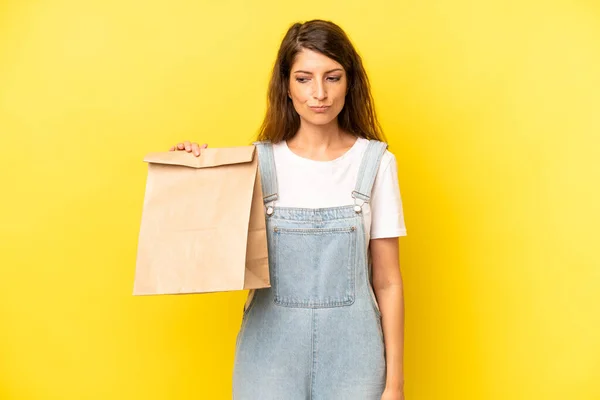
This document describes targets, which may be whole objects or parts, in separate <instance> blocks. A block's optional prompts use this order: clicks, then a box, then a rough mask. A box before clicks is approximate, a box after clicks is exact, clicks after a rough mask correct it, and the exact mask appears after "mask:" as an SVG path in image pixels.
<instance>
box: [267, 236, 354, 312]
mask: <svg viewBox="0 0 600 400" xmlns="http://www.w3.org/2000/svg"><path fill="white" fill-rule="evenodd" d="M273 237H274V239H275V240H274V242H275V263H274V277H275V285H274V286H275V287H274V301H275V304H278V305H280V306H285V307H305V308H325V307H341V306H348V305H350V304H352V303H354V297H355V270H356V268H355V265H356V239H357V232H356V227H355V226H348V227H336V228H285V227H277V226H275V227H273Z"/></svg>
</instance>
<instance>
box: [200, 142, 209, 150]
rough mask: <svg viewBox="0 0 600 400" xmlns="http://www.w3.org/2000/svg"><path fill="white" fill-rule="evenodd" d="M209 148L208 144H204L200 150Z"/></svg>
mask: <svg viewBox="0 0 600 400" xmlns="http://www.w3.org/2000/svg"><path fill="white" fill-rule="evenodd" d="M207 147H208V144H206V143H204V144H203V145H202V147H200V148H201V149H206V148H207Z"/></svg>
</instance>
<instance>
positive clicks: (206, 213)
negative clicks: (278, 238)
mask: <svg viewBox="0 0 600 400" xmlns="http://www.w3.org/2000/svg"><path fill="white" fill-rule="evenodd" d="M144 161H145V162H148V178H147V182H146V193H145V197H144V206H143V211H142V221H141V226H140V233H139V242H138V253H137V263H136V271H135V282H134V289H133V294H134V295H151V294H181V293H207V292H222V291H231V290H243V289H256V288H264V287H270V281H269V263H268V254H267V234H266V227H265V216H264V208H263V201H262V189H261V183H260V174H259V169H258V155H257V154H256V152H255V147H254V146H244V147H230V148H208V149H204V150H202V153H201V155H200V157H196V156H194V155H193V154H190V153H187V152H184V151H177V152H163V153H151V154H148V155H146V157H145V158H144Z"/></svg>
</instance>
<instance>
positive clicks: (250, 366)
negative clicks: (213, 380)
mask: <svg viewBox="0 0 600 400" xmlns="http://www.w3.org/2000/svg"><path fill="white" fill-rule="evenodd" d="M255 145H256V146H257V150H258V157H259V168H260V173H261V180H262V189H263V195H264V202H265V206H266V223H267V243H268V248H269V269H270V271H269V273H270V278H271V287H270V288H265V289H257V290H256V291H255V293H254V296H253V297H252V299H251V300H250V303H249V304H248V307H247V308H245V309H244V311H243V317H242V324H241V328H240V331H239V333H238V335H237V341H236V349H235V362H234V369H233V399H234V400H375V399H377V400H380V398H381V394H382V393H383V390H384V386H385V378H386V365H385V348H384V343H383V333H382V329H381V314H380V312H379V308H378V306H377V302H376V301H375V296H374V294H373V291H372V286H371V263H370V262H369V259H370V257H369V256H368V252H367V249H368V243H366V237H365V227H364V223H363V214H364V213H366V212H370V207H369V199H370V194H371V190H372V187H373V182H374V181H375V176H376V175H377V170H378V168H379V163H380V161H381V157H382V156H383V154H384V152H385V151H386V148H387V145H386V144H385V143H382V142H379V141H373V140H372V141H370V142H369V144H368V146H367V149H366V151H365V153H364V156H363V159H362V161H361V165H360V168H359V172H358V181H357V183H356V188H355V190H354V191H353V192H352V197H353V198H354V200H355V203H354V204H350V205H348V206H342V207H332V208H319V209H309V208H290V207H276V206H275V205H274V202H275V201H276V200H277V198H278V195H277V174H276V170H275V163H274V159H273V148H272V144H271V143H270V142H256V143H255Z"/></svg>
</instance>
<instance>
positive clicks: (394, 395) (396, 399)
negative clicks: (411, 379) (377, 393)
mask: <svg viewBox="0 0 600 400" xmlns="http://www.w3.org/2000/svg"><path fill="white" fill-rule="evenodd" d="M381 400H404V389H402V388H397V389H391V388H385V390H384V391H383V394H382V395H381Z"/></svg>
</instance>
